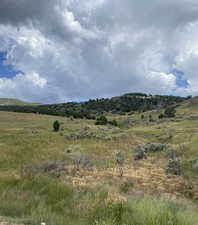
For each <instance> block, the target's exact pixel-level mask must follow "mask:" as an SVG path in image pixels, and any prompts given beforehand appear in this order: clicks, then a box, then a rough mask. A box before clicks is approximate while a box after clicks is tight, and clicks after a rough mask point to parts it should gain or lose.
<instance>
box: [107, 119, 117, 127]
mask: <svg viewBox="0 0 198 225" xmlns="http://www.w3.org/2000/svg"><path fill="white" fill-rule="evenodd" d="M108 123H109V124H111V125H112V126H115V127H117V126H118V123H117V121H116V120H111V121H109V122H108Z"/></svg>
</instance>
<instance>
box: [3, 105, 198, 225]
mask: <svg viewBox="0 0 198 225" xmlns="http://www.w3.org/2000/svg"><path fill="white" fill-rule="evenodd" d="M149 114H152V117H153V119H154V121H153V122H149V119H148V118H149ZM159 114H160V112H157V111H153V112H145V113H144V119H141V115H142V114H137V113H134V114H132V115H108V117H109V119H116V120H117V121H118V123H119V126H118V127H114V126H110V125H108V126H96V125H95V124H94V121H91V120H73V119H70V118H64V117H54V116H45V115H38V114H22V113H11V112H0V216H1V217H0V221H1V220H2V221H11V222H12V223H17V224H32V225H38V224H41V222H46V224H47V225H48V224H49V225H55V224H57V225H66V224H67V225H70V224H71V225H74V224H75V225H78V224H79V225H133V224H134V225H167V224H170V225H196V224H197V221H198V215H197V210H198V208H197V203H198V179H197V178H198V150H197V140H198V104H197V103H196V101H195V102H186V103H184V104H182V106H180V107H179V108H178V109H177V116H176V117H175V118H173V119H163V120H158V115H159ZM55 120H59V121H60V122H61V130H60V131H59V132H53V130H52V124H53V122H54V121H55ZM147 143H161V144H166V145H167V146H168V147H167V149H166V150H165V151H162V152H155V153H149V154H148V155H147V159H144V160H140V161H135V160H134V154H135V152H136V149H137V146H138V145H143V144H147ZM173 150H174V151H175V152H176V154H177V158H178V159H179V160H180V161H181V171H182V174H181V176H175V175H171V174H169V175H167V174H166V168H167V166H168V162H169V156H170V153H171V152H172V151H173ZM118 152H121V153H122V154H123V156H124V163H123V165H120V166H119V165H118V164H117V163H116V153H118ZM121 175H122V176H121Z"/></svg>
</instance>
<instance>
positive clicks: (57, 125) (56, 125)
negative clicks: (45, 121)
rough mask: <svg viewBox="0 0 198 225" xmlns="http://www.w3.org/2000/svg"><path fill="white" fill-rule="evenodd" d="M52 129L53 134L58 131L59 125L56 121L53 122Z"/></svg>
mask: <svg viewBox="0 0 198 225" xmlns="http://www.w3.org/2000/svg"><path fill="white" fill-rule="evenodd" d="M53 128H54V131H55V132H58V131H59V129H60V123H59V121H58V120H56V121H54V123H53Z"/></svg>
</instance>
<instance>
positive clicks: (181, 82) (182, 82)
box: [171, 70, 188, 88]
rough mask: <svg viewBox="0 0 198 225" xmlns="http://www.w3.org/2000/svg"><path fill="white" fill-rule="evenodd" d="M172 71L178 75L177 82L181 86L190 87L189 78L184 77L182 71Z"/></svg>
mask: <svg viewBox="0 0 198 225" xmlns="http://www.w3.org/2000/svg"><path fill="white" fill-rule="evenodd" d="M171 73H173V74H174V75H176V77H177V80H176V84H177V85H178V86H179V87H182V88H187V87H188V82H187V80H185V79H183V75H184V73H183V72H182V71H179V70H173V71H172V72H171Z"/></svg>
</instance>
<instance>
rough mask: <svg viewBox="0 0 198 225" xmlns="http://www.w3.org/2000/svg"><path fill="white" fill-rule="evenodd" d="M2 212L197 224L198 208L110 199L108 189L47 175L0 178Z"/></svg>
mask: <svg viewBox="0 0 198 225" xmlns="http://www.w3.org/2000/svg"><path fill="white" fill-rule="evenodd" d="M0 193H1V194H0V202H1V204H0V214H1V215H4V217H7V218H14V219H15V220H16V221H17V218H20V221H22V222H23V223H25V224H32V225H36V224H40V223H41V222H42V221H43V222H46V223H47V224H49V225H54V224H62V225H66V224H71V225H74V224H76V225H77V224H79V225H97V224H105V225H115V224H118V225H132V224H134V225H167V224H170V225H196V224H197V220H198V215H197V211H196V210H197V208H195V206H193V205H190V204H188V205H186V204H184V203H176V202H171V201H167V200H162V199H151V198H145V199H140V200H135V199H134V200H130V199H129V200H128V201H127V202H117V203H116V202H111V201H109V202H106V199H107V195H108V192H107V191H104V190H100V189H95V190H89V189H87V190H86V189H84V190H83V189H82V190H76V189H74V188H72V187H71V186H67V185H64V184H60V183H58V182H57V181H56V180H53V179H49V178H47V177H40V178H39V179H35V180H18V179H15V180H14V179H10V178H7V179H4V181H3V182H2V181H1V182H0Z"/></svg>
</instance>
